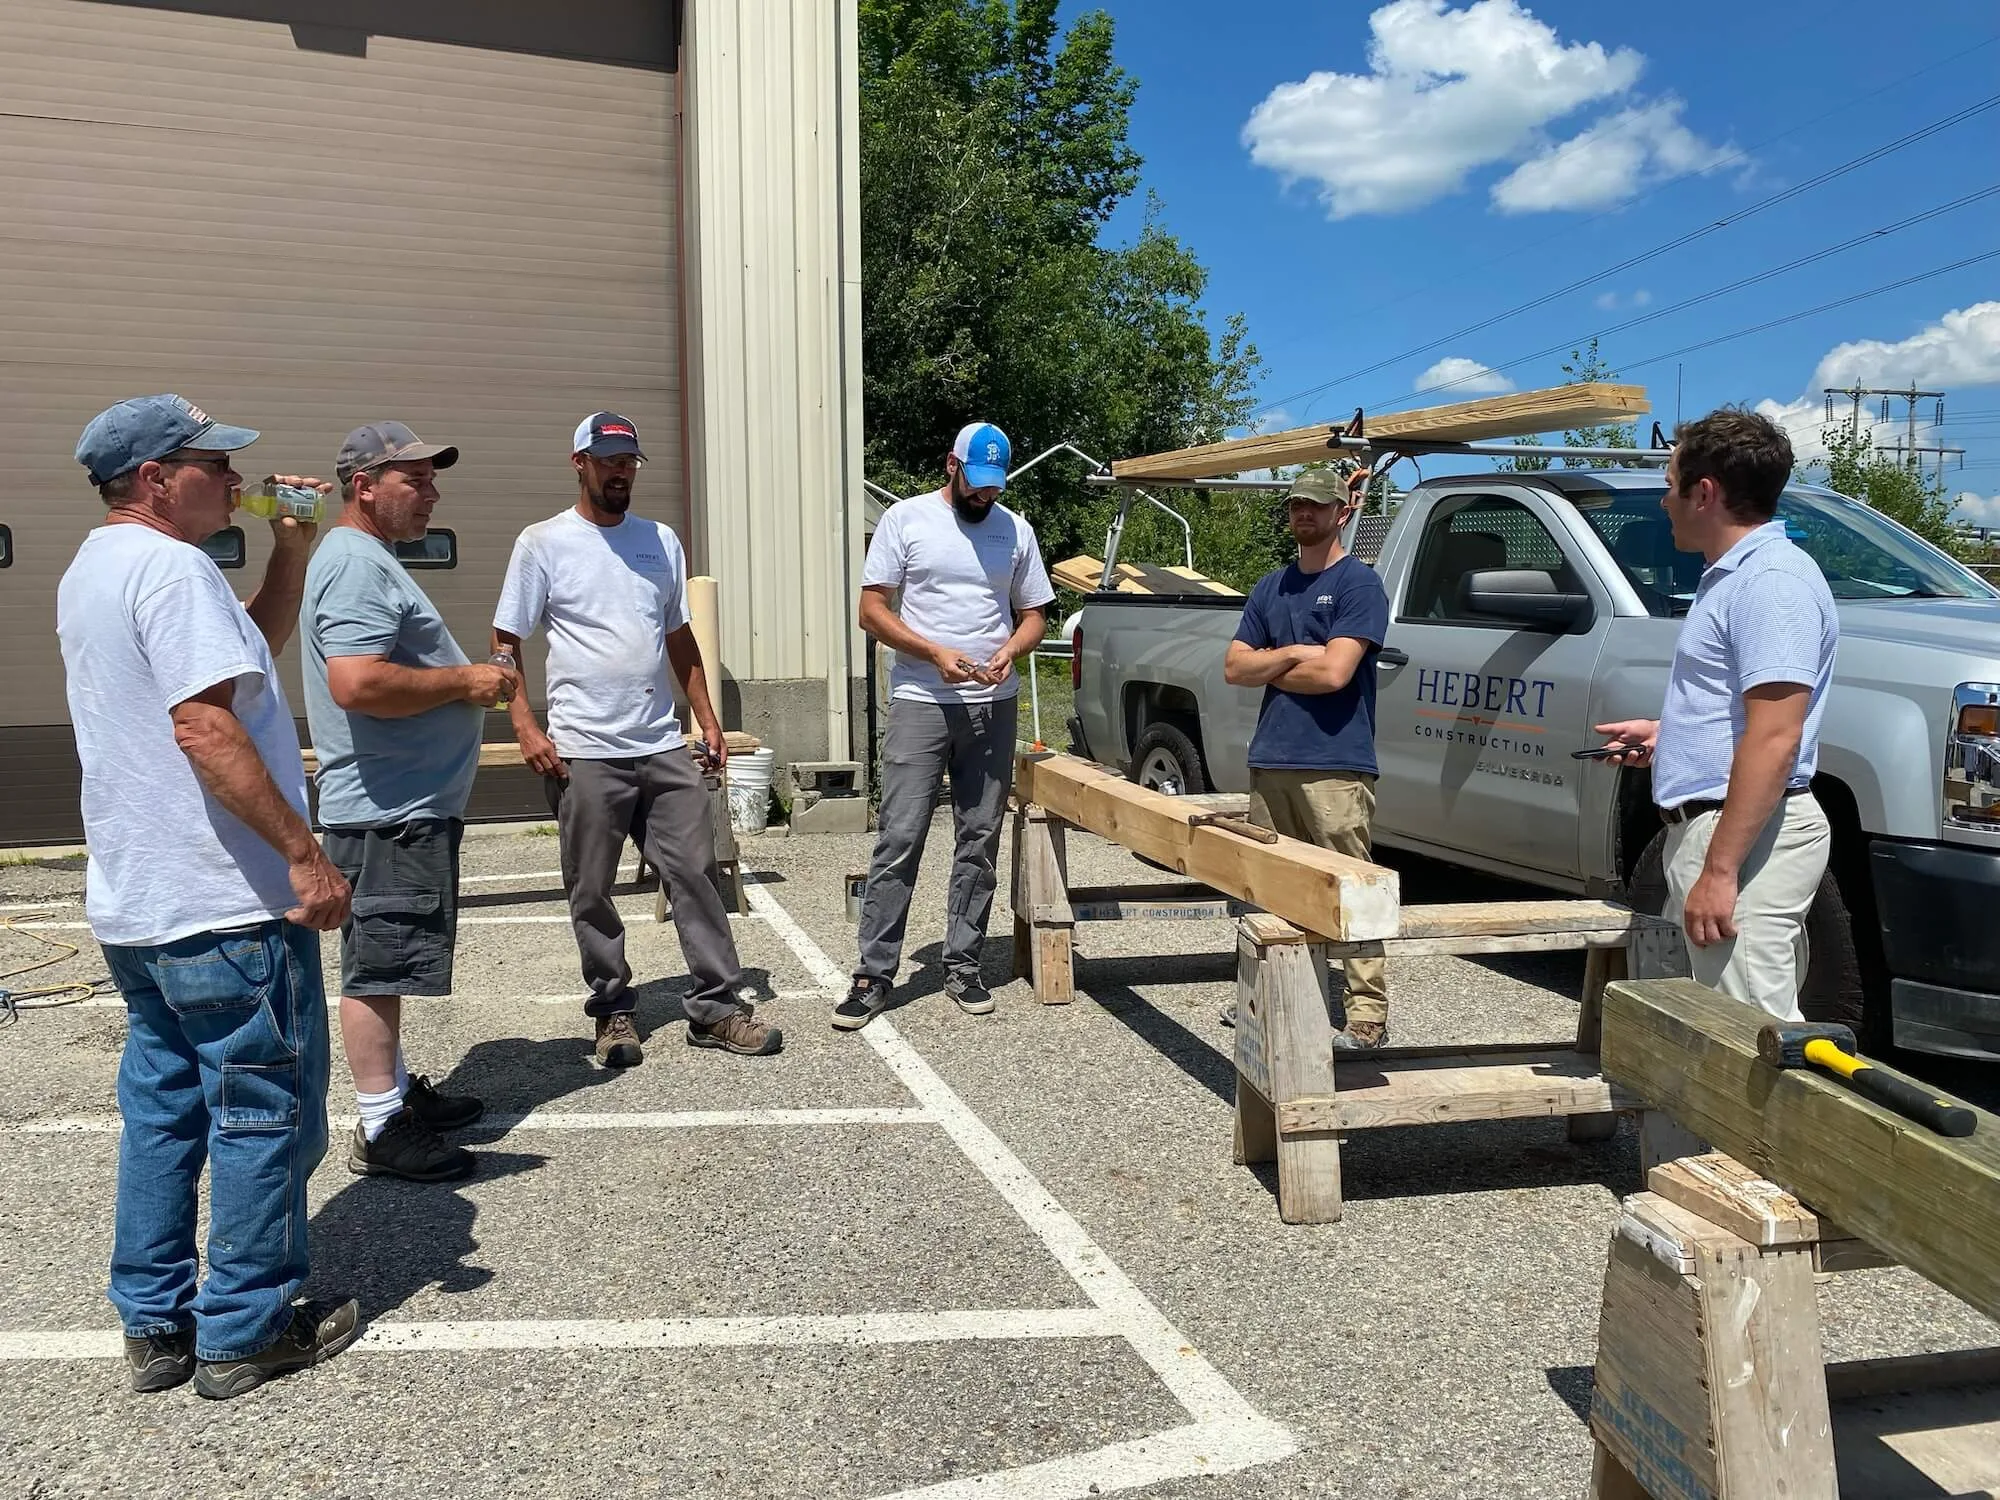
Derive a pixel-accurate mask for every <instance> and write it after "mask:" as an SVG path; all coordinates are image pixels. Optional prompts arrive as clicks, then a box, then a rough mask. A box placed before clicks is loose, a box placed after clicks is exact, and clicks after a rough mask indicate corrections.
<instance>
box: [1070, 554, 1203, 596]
mask: <svg viewBox="0 0 2000 1500" xmlns="http://www.w3.org/2000/svg"><path fill="white" fill-rule="evenodd" d="M1049 577H1051V578H1053V579H1054V580H1055V581H1056V582H1057V583H1058V584H1059V585H1061V586H1062V587H1063V588H1066V589H1075V590H1076V591H1077V592H1078V593H1079V594H1094V593H1097V592H1098V591H1099V590H1100V589H1101V588H1102V587H1103V585H1104V564H1103V563H1101V562H1099V561H1098V560H1097V559H1096V558H1094V557H1090V556H1088V555H1085V556H1082V557H1072V558H1067V559H1065V560H1064V561H1062V562H1059V563H1057V564H1056V565H1055V566H1054V567H1053V568H1050V569H1049ZM1111 587H1112V588H1113V589H1115V590H1116V591H1117V592H1119V593H1121V594H1164V595H1166V596H1168V597H1182V596H1185V595H1188V594H1216V595H1220V596H1222V597H1225V598H1230V599H1241V598H1242V597H1243V596H1242V594H1240V593H1238V592H1237V591H1236V590H1235V589H1233V588H1231V587H1230V586H1229V585H1228V584H1226V583H1217V582H1216V581H1215V580H1214V579H1213V578H1208V577H1205V576H1203V575H1202V574H1200V573H1197V572H1195V570H1194V569H1193V568H1169V567H1163V566H1161V565H1160V564H1158V563H1132V562H1122V563H1120V564H1118V566H1117V567H1115V568H1113V569H1112V570H1111Z"/></svg>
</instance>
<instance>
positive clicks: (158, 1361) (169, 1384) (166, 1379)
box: [125, 1328, 194, 1395]
mask: <svg viewBox="0 0 2000 1500" xmlns="http://www.w3.org/2000/svg"><path fill="white" fill-rule="evenodd" d="M125 1363H126V1364H127V1365H128V1366H130V1367H131V1371H132V1389H133V1390H135V1391H138V1392H139V1393H140V1394H142V1395H143V1394H145V1393H146V1392H149V1391H170V1390H172V1389H173V1388H174V1387H175V1386H177V1385H186V1384H187V1383H188V1381H190V1380H192V1379H193V1378H194V1330H193V1329H192V1328H182V1329H179V1330H177V1331H176V1332H173V1333H155V1334H150V1335H148V1336H147V1337H146V1338H143V1339H135V1338H133V1337H132V1335H131V1334H129V1333H128V1334H126V1335H125Z"/></svg>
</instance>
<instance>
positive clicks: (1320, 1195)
mask: <svg viewBox="0 0 2000 1500" xmlns="http://www.w3.org/2000/svg"><path fill="white" fill-rule="evenodd" d="M1244 920H1246V921H1250V920H1253V919H1251V918H1245V919H1244ZM1254 963H1255V967H1256V968H1257V970H1258V971H1259V972H1258V974H1257V976H1256V978H1255V988H1256V989H1257V990H1258V991H1259V992H1260V993H1261V995H1262V998H1263V1002H1264V1003H1263V1005H1262V1010H1263V1019H1264V1041H1265V1046H1266V1055H1267V1057H1268V1058H1269V1062H1270V1073H1271V1094H1270V1099H1271V1102H1272V1105H1273V1107H1274V1108H1275V1109H1276V1111H1277V1115H1278V1215H1279V1217H1280V1218H1282V1219H1283V1220H1284V1221H1285V1222H1286V1223H1287V1224H1331V1223H1333V1222H1335V1221H1336V1220H1338V1219H1339V1218H1340V1213H1341V1202H1340V1138H1339V1136H1338V1135H1337V1134H1334V1133H1332V1132H1330V1131H1323V1130H1318V1129H1315V1128H1313V1127H1310V1126H1309V1127H1305V1128H1303V1129H1301V1128H1297V1127H1288V1126H1287V1124H1286V1121H1285V1110H1286V1107H1287V1104H1288V1102H1289V1101H1292V1100H1296V1099H1300V1098H1306V1097H1310V1096H1313V1095H1324V1094H1326V1093H1329V1092H1331V1090H1332V1089H1333V1087H1334V1078H1333V1026H1332V1023H1331V1022H1330V1021H1329V1020H1328V1019H1327V990H1326V979H1327V971H1326V959H1325V957H1324V955H1323V954H1321V953H1320V952H1318V951H1317V950H1316V949H1314V948H1313V947H1312V946H1310V945H1308V944H1305V943H1288V944H1285V945H1284V946H1281V947H1275V948H1264V949H1261V950H1259V951H1258V956H1257V958H1256V960H1255V961H1254Z"/></svg>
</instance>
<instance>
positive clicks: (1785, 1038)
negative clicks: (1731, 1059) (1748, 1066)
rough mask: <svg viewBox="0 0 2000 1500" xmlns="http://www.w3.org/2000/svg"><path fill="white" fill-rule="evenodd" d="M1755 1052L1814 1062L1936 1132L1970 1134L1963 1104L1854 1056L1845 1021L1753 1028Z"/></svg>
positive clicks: (1781, 1063) (1778, 1063)
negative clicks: (1754, 1030)
mask: <svg viewBox="0 0 2000 1500" xmlns="http://www.w3.org/2000/svg"><path fill="white" fill-rule="evenodd" d="M1757 1055H1758V1056H1759V1057H1761V1058H1763V1059H1764V1061H1765V1062H1767V1063H1769V1064H1770V1065H1771V1066H1772V1067H1774V1068H1805V1067H1816V1068H1824V1069H1826V1070H1827V1072H1829V1073H1835V1074H1838V1075H1839V1076H1840V1077H1842V1078H1844V1079H1846V1080H1847V1082H1848V1085H1849V1086H1850V1087H1851V1088H1853V1090H1854V1092H1855V1093H1857V1094H1862V1095H1865V1096H1866V1097H1868V1098H1870V1099H1873V1100H1874V1101H1875V1102H1876V1103H1877V1104H1880V1105H1882V1106H1884V1107H1885V1108H1887V1109H1893V1110H1894V1111H1895V1112H1896V1113H1897V1114H1899V1115H1902V1116H1904V1117H1905V1118H1906V1119H1911V1120H1915V1121H1916V1122H1917V1123H1918V1124H1919V1125H1928V1126H1929V1127H1930V1128H1931V1129H1932V1130H1935V1131H1936V1132H1937V1133H1938V1134H1939V1135H1952V1136H1958V1135H1971V1134H1972V1129H1973V1125H1974V1124H1975V1123H1976V1120H1977V1117H1976V1116H1975V1115H1974V1114H1973V1113H1972V1111H1971V1110H1969V1109H1967V1108H1966V1107H1965V1106H1964V1105H1963V1104H1953V1103H1952V1102H1951V1101H1950V1100H1949V1099H1940V1098H1938V1097H1937V1096H1936V1095H1935V1094H1932V1093H1929V1092H1927V1091H1925V1090H1924V1089H1922V1088H1919V1087H1918V1086H1917V1085H1916V1084H1914V1083H1911V1082H1910V1081H1909V1080H1908V1079H1906V1078H1899V1077H1897V1076H1896V1075H1895V1074H1894V1073H1887V1072H1884V1071H1883V1070H1882V1069H1880V1068H1878V1067H1876V1066H1875V1065H1874V1064H1873V1063H1870V1062H1864V1061H1862V1060H1861V1059H1860V1058H1858V1057H1856V1056H1855V1055H1854V1033H1853V1032H1852V1031H1851V1030H1849V1029H1848V1028H1847V1027H1845V1026H1825V1025H1811V1024H1807V1023H1803V1022H1797V1021H1778V1022H1774V1023H1773V1024H1771V1025H1769V1026H1766V1027H1765V1028H1764V1029H1763V1030H1762V1031H1760V1032H1758V1033H1757Z"/></svg>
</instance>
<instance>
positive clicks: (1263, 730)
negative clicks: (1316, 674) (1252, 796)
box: [1236, 557, 1389, 776]
mask: <svg viewBox="0 0 2000 1500" xmlns="http://www.w3.org/2000/svg"><path fill="white" fill-rule="evenodd" d="M1388 630H1389V596H1388V595H1387V594H1386V593H1384V592H1383V590H1382V580H1381V578H1380V577H1378V576H1377V575H1376V572H1375V570H1374V569H1373V568H1371V567H1369V566H1368V564H1366V563H1365V562H1362V561H1361V560H1360V559H1359V558H1356V557H1343V558H1342V559H1341V560H1340V561H1339V562H1337V563H1335V564H1334V565H1333V566H1332V567H1330V568H1328V569H1327V570H1326V571H1325V572H1322V573H1306V572H1303V571H1301V570H1300V568H1299V565H1298V564H1297V563H1288V564H1286V565H1285V566H1284V567H1282V568H1280V569H1278V571H1277V572H1275V573H1266V574H1265V575H1264V576H1263V577H1262V578H1260V579H1258V580H1257V586H1256V587H1255V588H1253V589H1252V590H1250V597H1249V599H1248V600H1246V601H1245V602H1244V605H1243V620H1242V623H1241V624H1239V625H1238V626H1237V627H1236V639H1237V640H1239V641H1241V642H1243V644H1244V645H1246V646H1249V647H1251V648H1252V649H1253V650H1258V651H1267V650H1269V649H1271V648H1272V647H1274V646H1297V645H1301V644H1311V645H1314V646H1324V645H1325V644H1326V643H1327V642H1328V641H1333V640H1338V639H1340V638H1341V637H1342V636H1348V637H1352V638H1353V639H1355V640H1360V641H1366V642H1368V650H1367V652H1366V653H1365V654H1364V655H1363V656H1362V658H1361V664H1360V665H1359V666H1358V667H1356V668H1355V669H1354V676H1353V677H1351V678H1350V679H1348V683H1347V686H1346V687H1344V688H1342V689H1341V690H1340V691H1339V692H1337V693H1288V692H1286V691H1284V690H1283V689H1282V688H1279V687H1277V686H1275V685H1273V686H1270V687H1266V688H1265V689H1264V706H1263V707H1262V708H1261V709H1260V710H1259V711H1258V714H1257V733H1256V734H1255V735H1253V736H1252V737H1251V740H1250V764H1251V765H1253V766H1255V767H1257V768H1259V769H1260V770H1265V771H1365V772H1367V773H1368V774H1369V775H1371V776H1373V775H1374V774H1376V768H1375V658H1376V656H1377V655H1378V654H1379V653H1380V652H1381V650H1382V639H1383V637H1384V636H1385V635H1387V634H1388Z"/></svg>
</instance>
